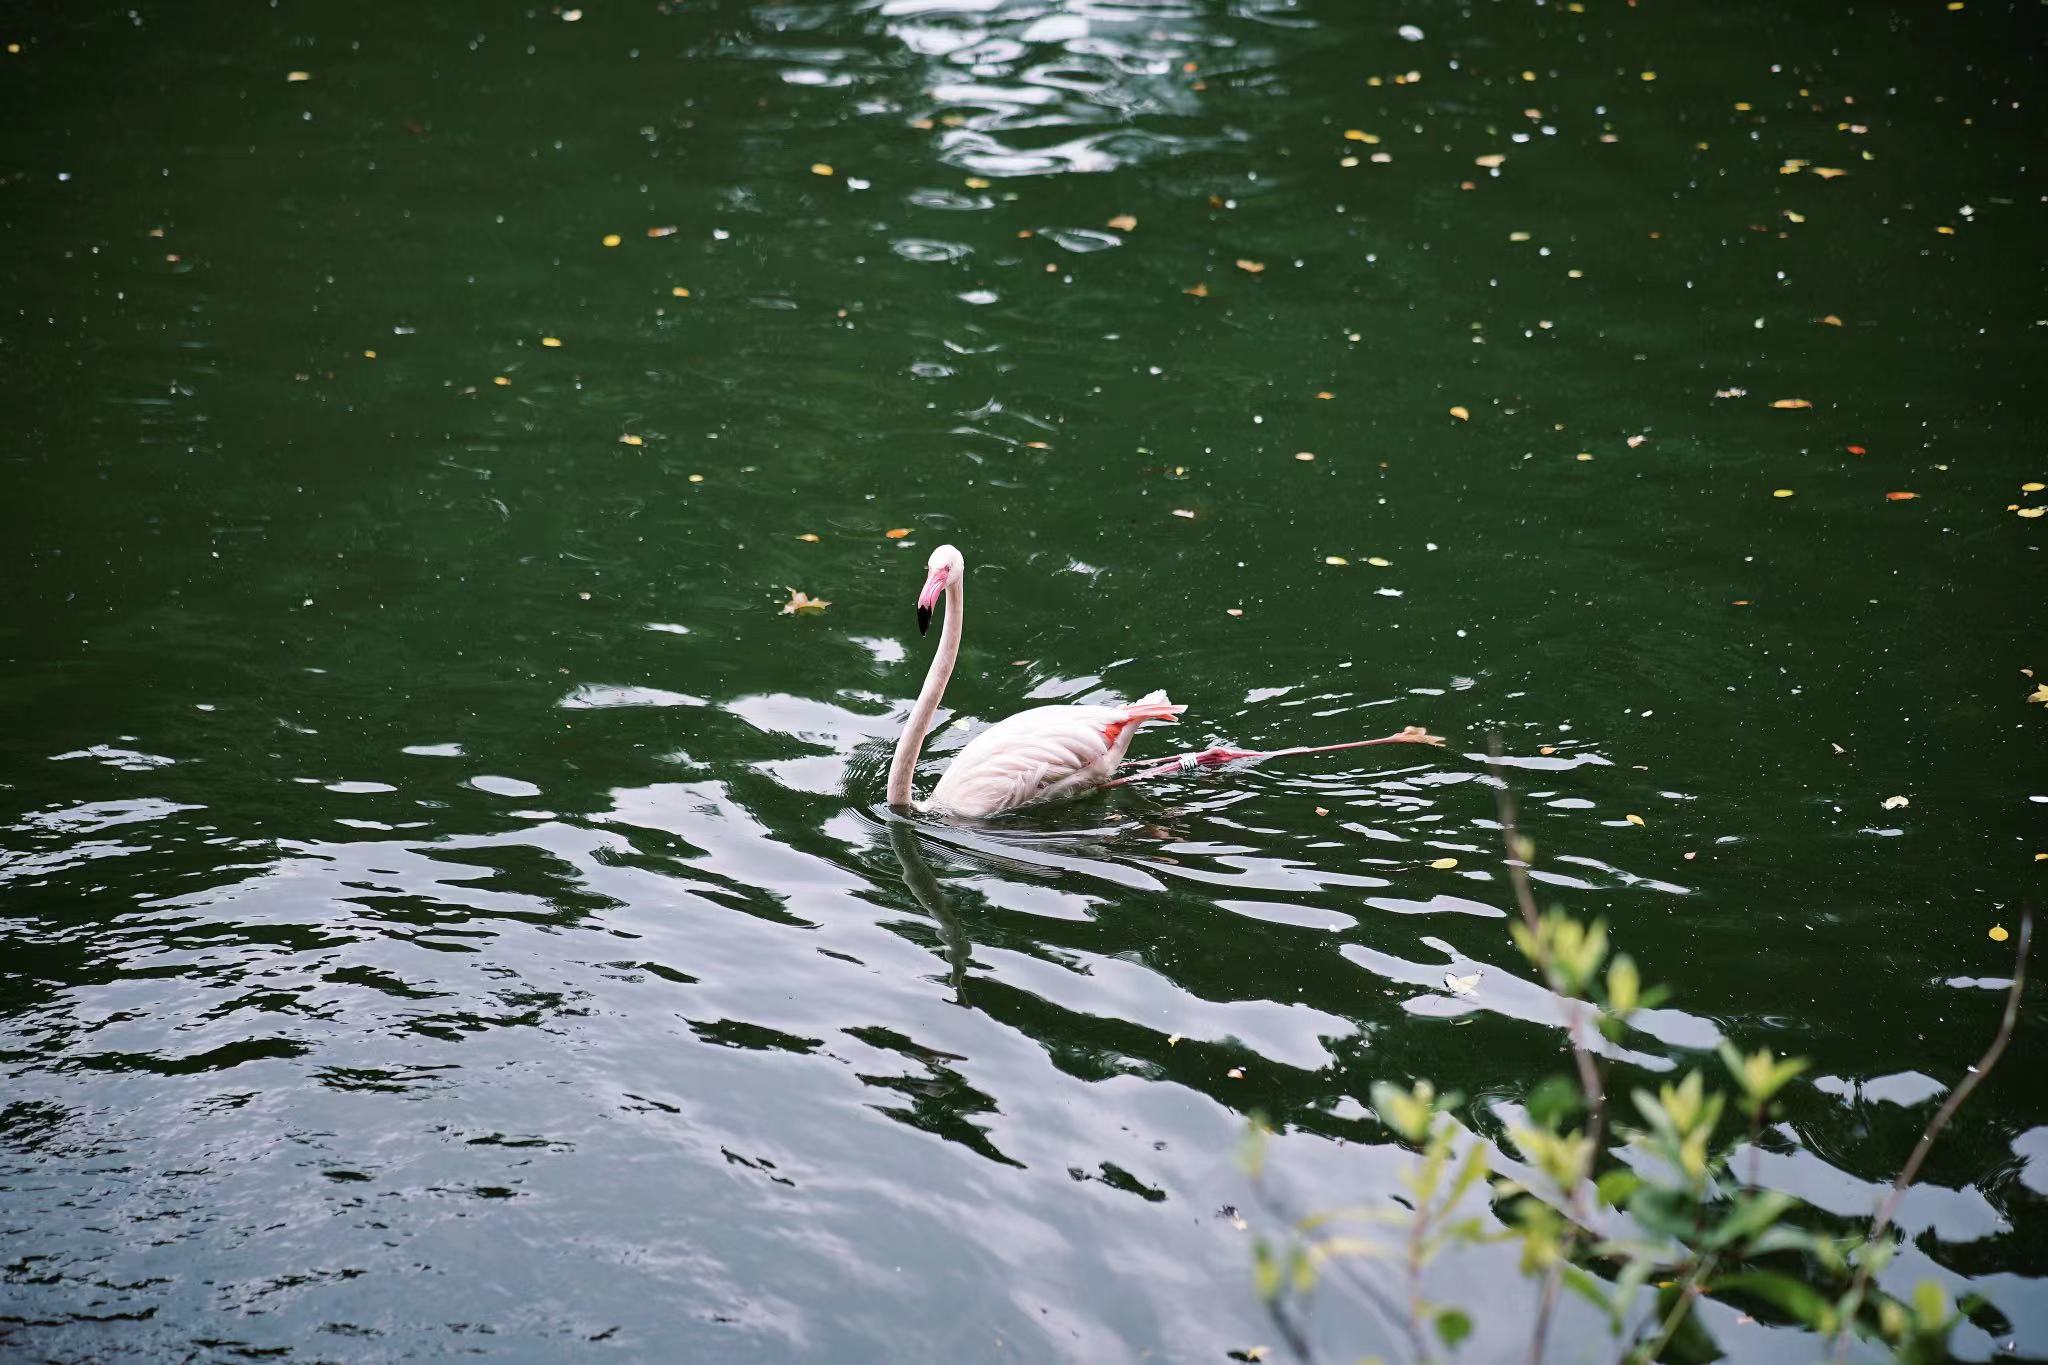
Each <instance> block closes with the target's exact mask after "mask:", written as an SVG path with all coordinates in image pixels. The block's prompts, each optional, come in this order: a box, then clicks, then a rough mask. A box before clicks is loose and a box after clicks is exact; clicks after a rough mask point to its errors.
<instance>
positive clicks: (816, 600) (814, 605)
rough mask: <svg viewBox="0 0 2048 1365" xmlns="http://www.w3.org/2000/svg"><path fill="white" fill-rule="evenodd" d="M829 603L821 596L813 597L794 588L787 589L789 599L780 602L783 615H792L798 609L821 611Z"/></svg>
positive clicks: (798, 610)
mask: <svg viewBox="0 0 2048 1365" xmlns="http://www.w3.org/2000/svg"><path fill="white" fill-rule="evenodd" d="M831 605H832V604H831V603H830V602H827V601H826V600H825V599H824V598H822V597H813V596H811V595H810V594H809V593H806V592H799V591H797V590H796V589H795V588H791V589H790V590H789V600H788V601H787V602H784V603H783V604H782V614H783V615H784V616H794V615H796V614H797V613H798V612H800V611H823V610H825V608H827V607H829V606H831Z"/></svg>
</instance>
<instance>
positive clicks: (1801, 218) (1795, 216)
mask: <svg viewBox="0 0 2048 1365" xmlns="http://www.w3.org/2000/svg"><path fill="white" fill-rule="evenodd" d="M1785 221H1786V222H1788V223H1803V222H1805V221H1806V215H1805V214H1803V213H1794V212H1793V211H1792V210H1791V209H1786V210H1785Z"/></svg>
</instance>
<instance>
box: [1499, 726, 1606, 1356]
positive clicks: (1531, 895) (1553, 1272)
mask: <svg viewBox="0 0 2048 1365" xmlns="http://www.w3.org/2000/svg"><path fill="white" fill-rule="evenodd" d="M1486 749H1487V766H1488V767H1489V768H1492V769H1493V770H1494V777H1495V785H1494V789H1493V801H1494V808H1495V811H1496V812H1497V813H1498V815H1499V817H1500V837H1501V845H1502V847H1503V848H1504V849H1505V850H1506V852H1507V872H1508V885H1509V887H1510V888H1512V890H1513V891H1514V896H1515V908H1516V909H1517V910H1518V911H1520V913H1521V916H1522V923H1523V925H1525V926H1526V927H1527V928H1528V930H1529V942H1530V944H1531V945H1532V946H1533V947H1534V948H1535V950H1536V969H1537V970H1538V971H1539V972H1541V973H1542V974H1543V983H1544V984H1545V985H1546V986H1548V987H1549V988H1550V989H1551V990H1552V991H1557V979H1556V977H1555V975H1554V974H1553V973H1552V971H1551V969H1550V954H1549V953H1548V952H1547V951H1546V950H1545V949H1544V946H1543V935H1542V932H1541V929H1542V924H1543V916H1542V914H1541V912H1540V911H1538V910H1537V908H1536V892H1535V889H1534V888H1533V887H1532V886H1531V885H1530V884H1529V863H1528V859H1527V858H1526V857H1525V856H1524V841H1523V840H1522V838H1521V834H1520V832H1519V830H1518V828H1517V826H1516V824H1515V796H1514V792H1513V791H1512V790H1510V789H1509V787H1508V782H1507V778H1506V777H1504V776H1502V775H1501V773H1500V771H1499V770H1500V769H1501V767H1502V766H1504V765H1503V764H1502V763H1501V761H1500V760H1501V742H1500V736H1499V735H1498V734H1496V735H1494V736H1492V737H1491V738H1490V739H1489V740H1488V741H1487V746H1486ZM1560 994H1561V992H1560ZM1564 1001H1565V1028H1566V1034H1565V1036H1566V1038H1567V1039H1568V1040H1569V1041H1570V1043H1571V1048H1572V1062H1573V1064H1574V1066H1576V1067H1577V1069H1578V1073H1579V1089H1580V1090H1581V1091H1583V1092H1584V1093H1585V1096H1586V1111H1587V1116H1586V1138H1587V1149H1586V1150H1587V1161H1588V1163H1589V1164H1590V1163H1591V1162H1592V1161H1593V1160H1595V1159H1597V1157H1598V1156H1599V1153H1600V1130H1601V1127H1602V1126H1603V1124H1604V1122H1605V1120H1606V1116H1607V1089H1606V1087H1605V1086H1604V1085H1603V1084H1602V1083H1601V1080H1600V1067H1599V1064H1598V1063H1597V1062H1596V1061H1595V1060H1594V1058H1593V1054H1592V1052H1591V1050H1590V1049H1588V1048H1587V1047H1586V1045H1585V1041H1584V1039H1583V1037H1582V1036H1581V1033H1580V1030H1581V1028H1582V1026H1583V1025H1584V1023H1585V1016H1586V1006H1585V1004H1584V1002H1582V1001H1578V1000H1575V999H1572V998H1571V997H1569V996H1566V997H1564ZM1586 1175H1587V1173H1586V1172H1581V1173H1580V1175H1579V1179H1578V1180H1577V1181H1575V1182H1574V1183H1573V1185H1572V1187H1571V1188H1570V1189H1569V1190H1566V1191H1565V1198H1566V1199H1567V1200H1568V1201H1569V1202H1570V1204H1571V1206H1572V1214H1573V1217H1572V1221H1571V1223H1570V1225H1569V1229H1568V1231H1567V1232H1566V1233H1565V1244H1564V1247H1563V1248H1562V1250H1561V1252H1560V1254H1559V1257H1558V1260H1557V1263H1556V1264H1554V1265H1552V1266H1551V1268H1550V1273H1549V1274H1548V1275H1547V1276H1545V1278H1544V1281H1543V1295H1542V1298H1541V1299H1540V1300H1538V1302H1537V1306H1536V1323H1535V1327H1534V1329H1533V1331H1532V1332H1531V1334H1530V1337H1529V1365H1541V1362H1542V1360H1543V1348H1544V1343H1545V1341H1546V1340H1547V1339H1548V1338H1549V1335H1550V1320H1551V1316H1552V1314H1553V1313H1554V1312H1555V1311H1556V1309H1557V1295H1558V1288H1559V1285H1560V1282H1561V1281H1562V1278H1563V1275H1564V1265H1565V1263H1566V1262H1567V1261H1569V1260H1570V1258H1571V1253H1572V1251H1573V1249H1574V1248H1575V1247H1576V1246H1577V1244H1578V1240H1579V1235H1580V1221H1581V1220H1582V1219H1584V1218H1586V1217H1588V1216H1589V1210H1587V1208H1586V1207H1585V1185H1586Z"/></svg>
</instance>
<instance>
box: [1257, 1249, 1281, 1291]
mask: <svg viewBox="0 0 2048 1365" xmlns="http://www.w3.org/2000/svg"><path fill="white" fill-rule="evenodd" d="M1252 1287H1253V1289H1255V1290H1256V1291H1257V1292H1258V1296H1259V1298H1260V1299H1261V1300H1262V1301H1263V1302H1266V1303H1271V1302H1273V1300H1275V1299H1277V1298H1279V1297H1280V1262H1279V1261H1277V1260H1275V1259H1274V1258H1273V1249H1272V1248H1271V1247H1269V1246H1267V1245H1266V1240H1265V1238H1263V1237H1262V1238H1260V1239H1259V1240H1258V1241H1256V1242H1254V1243H1252Z"/></svg>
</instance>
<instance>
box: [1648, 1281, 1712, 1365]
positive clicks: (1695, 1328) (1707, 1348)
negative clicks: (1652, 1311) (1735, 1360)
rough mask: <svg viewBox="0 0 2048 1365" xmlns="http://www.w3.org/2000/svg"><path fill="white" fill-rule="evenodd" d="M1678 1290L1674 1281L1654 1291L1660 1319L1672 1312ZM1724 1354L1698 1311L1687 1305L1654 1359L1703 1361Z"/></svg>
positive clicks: (1687, 1364) (1679, 1363)
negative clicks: (1664, 1344)
mask: <svg viewBox="0 0 2048 1365" xmlns="http://www.w3.org/2000/svg"><path fill="white" fill-rule="evenodd" d="M1678 1292H1679V1291H1678V1286H1676V1285H1673V1286H1672V1287H1671V1288H1669V1289H1660V1290H1658V1291H1657V1316H1658V1317H1659V1318H1660V1319H1661V1318H1668V1317H1669V1316H1670V1315H1671V1310H1672V1308H1674V1307H1675V1306H1676V1305H1677V1303H1678ZM1696 1302H1697V1300H1695V1303H1696ZM1726 1354H1727V1352H1725V1351H1723V1350H1722V1349H1721V1347H1720V1346H1719V1345H1718V1344H1717V1343H1716V1342H1715V1341H1714V1334H1713V1333H1711V1332H1709V1331H1708V1330H1707V1326H1706V1324H1705V1323H1703V1322H1701V1321H1700V1315H1699V1314H1698V1313H1697V1312H1695V1311H1693V1307H1692V1305H1688V1306H1687V1307H1686V1310H1685V1313H1684V1314H1683V1316H1681V1317H1680V1318H1679V1319H1678V1327H1677V1329H1676V1330H1675V1331H1673V1332H1672V1334H1671V1341H1670V1344H1669V1345H1667V1346H1665V1348H1664V1353H1663V1354H1662V1355H1660V1356H1658V1357H1657V1359H1658V1360H1660V1361H1667V1362H1672V1365H1706V1362H1707V1361H1710V1360H1719V1359H1721V1357H1722V1356H1724V1355H1726Z"/></svg>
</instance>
